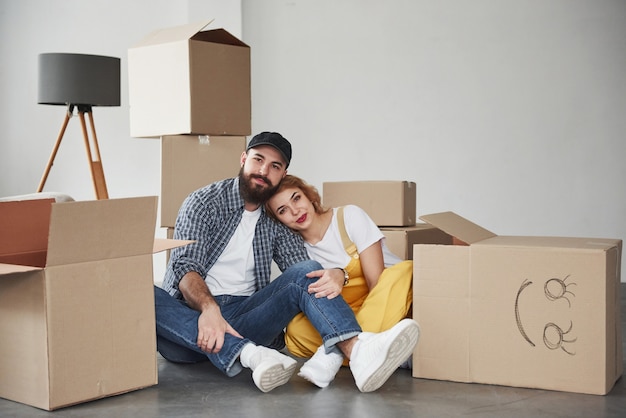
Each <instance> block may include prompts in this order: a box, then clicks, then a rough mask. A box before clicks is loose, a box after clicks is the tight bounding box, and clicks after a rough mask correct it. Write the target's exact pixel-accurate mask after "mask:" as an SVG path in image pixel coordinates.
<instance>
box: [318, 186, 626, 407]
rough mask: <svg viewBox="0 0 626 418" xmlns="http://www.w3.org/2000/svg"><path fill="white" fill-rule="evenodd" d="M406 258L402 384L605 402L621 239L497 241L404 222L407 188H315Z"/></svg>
mask: <svg viewBox="0 0 626 418" xmlns="http://www.w3.org/2000/svg"><path fill="white" fill-rule="evenodd" d="M323 203H324V205H325V206H327V207H335V206H341V205H346V204H355V205H357V206H360V207H361V208H363V209H364V210H365V211H366V212H368V214H369V215H370V216H371V217H372V219H373V220H374V222H376V224H377V225H379V227H380V229H381V230H382V231H383V233H384V234H385V236H386V239H387V244H388V246H389V248H390V249H391V250H392V251H393V252H394V253H395V254H397V255H398V256H401V257H403V258H405V259H412V260H413V317H414V319H415V320H417V322H418V323H419V324H420V327H421V337H420V342H419V344H418V346H417V348H416V350H415V352H414V355H413V372H412V373H413V376H414V377H419V378H428V379H440V380H450V381H457V382H466V383H485V384H497V385H506V386H518V387H529V388H540V389H550V390H561V391H567V392H579V393H588V394H598V395H604V394H607V393H608V392H609V391H610V390H611V389H612V388H613V386H614V384H615V382H616V381H617V379H619V378H620V376H621V375H622V368H623V359H622V337H621V322H620V283H621V258H622V256H621V254H622V240H619V239H600V238H563V237H520V236H515V237H506V236H498V235H496V234H494V233H492V232H491V231H489V230H487V229H485V228H482V227H480V226H479V225H476V224H474V223H472V222H470V221H469V220H467V219H464V218H463V217H461V216H459V215H457V214H455V213H452V212H444V213H436V214H431V215H424V216H421V217H420V220H422V221H424V222H425V223H417V224H416V223H415V213H416V192H415V184H414V183H411V182H406V181H400V182H390V181H386V182H385V181H365V182H334V183H324V184H323Z"/></svg>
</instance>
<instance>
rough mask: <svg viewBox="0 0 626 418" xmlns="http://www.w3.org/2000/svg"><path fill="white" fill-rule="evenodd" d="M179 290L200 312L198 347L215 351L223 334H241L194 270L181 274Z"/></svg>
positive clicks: (218, 349)
mask: <svg viewBox="0 0 626 418" xmlns="http://www.w3.org/2000/svg"><path fill="white" fill-rule="evenodd" d="M178 288H179V290H180V292H181V293H182V294H183V297H184V298H185V300H186V301H187V304H188V305H189V306H190V307H191V308H192V309H195V310H196V311H198V312H200V317H199V318H198V340H197V342H196V344H198V347H200V349H202V351H205V352H207V353H217V352H219V351H220V350H221V349H222V346H223V345H224V335H225V334H226V333H229V334H232V335H234V336H236V337H241V335H240V334H239V333H238V332H237V331H235V330H234V329H233V327H231V326H230V324H229V323H228V322H227V321H226V320H225V319H224V317H223V316H222V312H221V310H220V307H219V305H218V304H217V302H216V301H215V299H214V298H213V295H211V292H210V291H209V288H208V286H207V285H206V283H205V282H204V280H203V279H202V277H201V276H200V275H199V274H198V273H196V272H195V271H191V272H189V273H187V274H185V275H184V276H183V278H182V279H181V281H180V284H179V287H178Z"/></svg>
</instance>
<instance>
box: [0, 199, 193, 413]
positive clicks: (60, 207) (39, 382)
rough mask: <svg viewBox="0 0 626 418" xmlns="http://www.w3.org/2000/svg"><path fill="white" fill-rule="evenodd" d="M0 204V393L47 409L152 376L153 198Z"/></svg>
mask: <svg viewBox="0 0 626 418" xmlns="http://www.w3.org/2000/svg"><path fill="white" fill-rule="evenodd" d="M53 202H54V200H50V199H49V200H30V201H21V202H2V203H0V234H1V238H0V335H1V336H2V337H1V338H0V397H3V398H6V399H10V400H13V401H17V402H21V403H24V404H28V405H32V406H35V407H37V408H41V409H45V410H53V409H57V408H61V407H64V406H68V405H73V404H77V403H80V402H84V401H88V400H93V399H98V398H103V397H106V396H110V395H115V394H120V393H124V392H128V391H132V390H136V389H140V388H144V387H147V386H152V385H155V384H156V383H157V368H156V331H155V318H154V289H153V277H152V253H153V252H154V251H160V250H165V249H168V248H173V247H175V246H178V245H181V244H182V243H183V242H175V241H169V240H156V241H155V239H154V233H155V226H156V212H157V200H156V197H144V198H131V199H112V200H98V201H89V202H68V203H53Z"/></svg>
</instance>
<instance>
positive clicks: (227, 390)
mask: <svg viewBox="0 0 626 418" xmlns="http://www.w3.org/2000/svg"><path fill="white" fill-rule="evenodd" d="M621 315H622V346H623V347H624V348H626V284H622V293H621ZM625 358H626V356H625ZM158 365H159V384H158V385H157V386H153V387H150V388H147V389H143V390H139V391H135V392H131V393H127V394H124V395H119V396H114V397H111V398H106V399H101V400H97V401H93V402H88V403H84V404H81V405H76V406H73V407H69V408H64V409H60V410H58V411H54V412H52V413H50V412H46V411H42V410H39V409H36V408H33V407H30V406H27V405H22V404H19V403H15V402H11V401H8V400H4V399H0V417H44V416H58V417H111V416H114V417H136V418H140V417H222V416H228V417H246V418H255V417H272V418H280V417H299V418H305V417H344V418H349V417H358V418H363V417H394V418H396V417H416V416H424V417H459V416H476V417H499V418H500V417H507V418H513V417H624V416H626V383H625V382H624V380H625V379H624V378H623V377H622V378H621V379H620V380H618V382H617V384H616V385H615V387H614V388H613V390H612V391H611V393H609V394H608V395H606V396H595V395H581V394H574V393H565V392H553V391H544V390H532V389H521V388H511V387H502V386H490V385H478V384H462V383H452V382H442V381H433V380H423V379H414V378H413V377H411V373H410V371H408V370H398V371H396V372H395V373H394V375H393V376H392V377H391V378H390V379H389V381H388V382H387V383H386V384H385V385H384V386H383V387H382V388H381V389H379V390H378V391H376V392H373V393H367V394H363V393H360V392H359V391H358V390H357V389H356V387H355V386H354V382H353V380H352V376H351V374H350V371H349V370H348V369H347V368H342V369H341V371H340V372H339V374H338V376H337V379H336V380H335V381H334V382H333V383H332V384H331V386H329V387H328V388H326V389H317V388H316V387H314V386H312V385H311V384H310V383H308V382H306V381H304V380H302V379H300V378H299V377H297V376H295V375H294V377H293V378H292V380H291V381H290V382H289V383H288V384H286V385H285V386H282V387H280V388H277V389H275V390H273V391H272V392H269V393H262V392H260V391H259V390H258V389H256V387H255V386H254V383H252V380H251V377H250V373H249V372H247V373H246V372H244V373H241V374H240V375H239V376H237V377H235V378H232V379H229V378H226V377H224V376H223V375H222V374H220V373H219V372H217V371H216V370H215V369H214V368H213V367H212V366H211V365H210V364H200V365H176V364H171V363H168V362H166V361H165V360H163V359H162V358H159V363H158ZM625 368H626V367H625Z"/></svg>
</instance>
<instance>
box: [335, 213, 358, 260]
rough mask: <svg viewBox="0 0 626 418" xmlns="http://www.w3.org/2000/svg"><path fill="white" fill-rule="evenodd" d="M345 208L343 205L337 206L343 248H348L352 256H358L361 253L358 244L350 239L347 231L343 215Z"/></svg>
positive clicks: (347, 250)
mask: <svg viewBox="0 0 626 418" xmlns="http://www.w3.org/2000/svg"><path fill="white" fill-rule="evenodd" d="M343 208H344V207H343V206H340V207H339V208H337V226H338V227H339V234H340V235H341V242H342V243H343V248H344V249H345V250H346V252H347V253H348V255H349V256H350V257H351V258H358V257H359V253H358V251H357V249H356V245H355V244H354V243H353V242H352V241H351V240H350V237H348V233H347V232H346V224H345V222H344V217H343Z"/></svg>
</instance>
